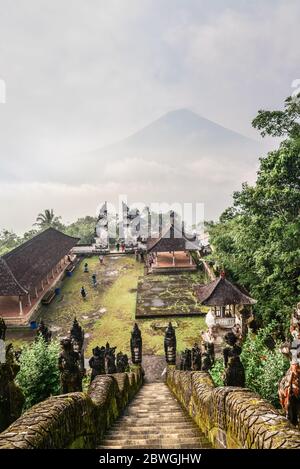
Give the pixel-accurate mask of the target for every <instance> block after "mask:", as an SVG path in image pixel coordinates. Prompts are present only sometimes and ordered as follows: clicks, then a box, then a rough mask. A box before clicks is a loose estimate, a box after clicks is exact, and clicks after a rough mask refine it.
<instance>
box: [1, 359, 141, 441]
mask: <svg viewBox="0 0 300 469" xmlns="http://www.w3.org/2000/svg"><path fill="white" fill-rule="evenodd" d="M142 380H143V376H142V370H141V368H139V367H137V368H136V370H135V371H134V372H130V373H116V374H114V375H101V376H98V377H96V378H95V379H94V381H93V383H92V384H91V386H90V388H89V391H88V393H83V392H74V393H70V394H64V395H60V396H54V397H50V398H49V399H47V400H45V401H43V402H41V403H39V404H37V405H35V406H33V407H32V408H31V409H29V410H28V411H27V412H25V413H24V414H23V415H22V416H21V417H20V418H19V419H18V420H16V421H15V422H14V423H13V424H12V425H10V427H9V428H7V429H6V430H5V431H4V432H3V433H1V434H0V449H16V448H21V449H32V448H33V449H36V448H43V449H59V448H95V447H96V445H97V443H98V442H99V440H100V439H101V438H102V436H103V435H104V433H105V431H106V430H107V428H108V427H109V426H110V425H111V424H112V422H113V421H114V420H115V419H116V418H117V417H118V416H119V415H120V414H121V412H122V411H123V409H124V407H125V406H126V405H127V403H128V402H129V401H130V400H131V399H132V397H133V396H134V395H135V394H136V392H137V391H138V389H139V388H140V386H141V385H142Z"/></svg>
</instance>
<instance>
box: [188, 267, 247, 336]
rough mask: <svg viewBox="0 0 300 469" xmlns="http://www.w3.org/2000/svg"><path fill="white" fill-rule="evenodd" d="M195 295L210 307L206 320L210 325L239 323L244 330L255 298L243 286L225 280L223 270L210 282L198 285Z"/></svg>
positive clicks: (222, 326) (227, 325) (231, 325)
mask: <svg viewBox="0 0 300 469" xmlns="http://www.w3.org/2000/svg"><path fill="white" fill-rule="evenodd" d="M196 296H197V297H198V300H199V302H200V304H202V305H205V306H210V307H211V308H210V311H209V312H208V313H207V321H206V322H207V324H208V325H209V326H210V327H213V326H219V327H221V328H231V327H233V326H234V325H235V324H239V325H240V327H241V329H242V331H243V332H245V328H246V326H247V323H248V322H249V320H250V319H251V318H252V305H254V304H255V303H256V300H254V299H253V298H251V297H250V296H249V294H248V292H247V291H246V290H245V289H244V288H242V287H240V286H237V285H235V284H233V283H232V282H230V281H229V280H227V279H226V278H225V273H224V272H222V273H221V275H220V277H219V278H217V279H215V280H213V281H212V282H210V283H208V284H206V285H198V286H197V287H196Z"/></svg>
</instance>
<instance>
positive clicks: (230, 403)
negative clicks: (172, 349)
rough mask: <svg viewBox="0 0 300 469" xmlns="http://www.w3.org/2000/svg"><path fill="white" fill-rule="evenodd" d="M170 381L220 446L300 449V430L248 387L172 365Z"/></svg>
mask: <svg viewBox="0 0 300 469" xmlns="http://www.w3.org/2000/svg"><path fill="white" fill-rule="evenodd" d="M167 384H168V386H169V388H170V389H171V391H172V392H173V393H174V394H175V396H176V397H177V399H178V400H179V401H180V402H181V404H182V405H183V407H185V409H186V410H187V411H188V413H189V414H190V416H191V417H192V418H193V420H194V421H195V422H196V424H197V425H198V426H199V428H200V429H201V430H202V431H203V432H204V433H205V435H206V436H207V437H208V438H209V440H210V442H211V443H212V444H213V446H214V447H217V448H231V449H234V448H248V449H275V448H289V449H291V448H295V449H296V448H297V449H299V448H300V432H299V430H297V429H295V428H294V427H292V426H291V424H290V423H289V422H288V420H287V419H286V418H285V417H283V416H282V415H281V414H279V412H278V411H277V410H276V409H275V408H274V407H273V406H272V405H271V404H270V403H268V402H267V401H266V400H264V399H262V398H261V397H260V396H258V395H257V394H255V393H252V392H251V391H249V390H248V389H244V388H236V387H232V386H227V387H215V386H214V383H213V381H212V379H211V377H210V375H209V374H208V373H205V372H198V371H197V372H186V371H179V370H175V369H174V367H172V368H169V369H168V372H167Z"/></svg>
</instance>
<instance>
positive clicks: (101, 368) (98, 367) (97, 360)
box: [89, 346, 105, 382]
mask: <svg viewBox="0 0 300 469" xmlns="http://www.w3.org/2000/svg"><path fill="white" fill-rule="evenodd" d="M89 365H90V367H91V369H92V374H91V382H92V381H93V380H94V379H95V378H96V376H98V375H104V374H105V347H101V348H100V347H98V346H97V347H95V348H93V356H92V357H91V358H90V360H89Z"/></svg>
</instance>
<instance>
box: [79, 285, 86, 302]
mask: <svg viewBox="0 0 300 469" xmlns="http://www.w3.org/2000/svg"><path fill="white" fill-rule="evenodd" d="M80 294H81V296H82V299H83V300H85V299H86V291H85V288H84V287H81V290H80Z"/></svg>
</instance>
